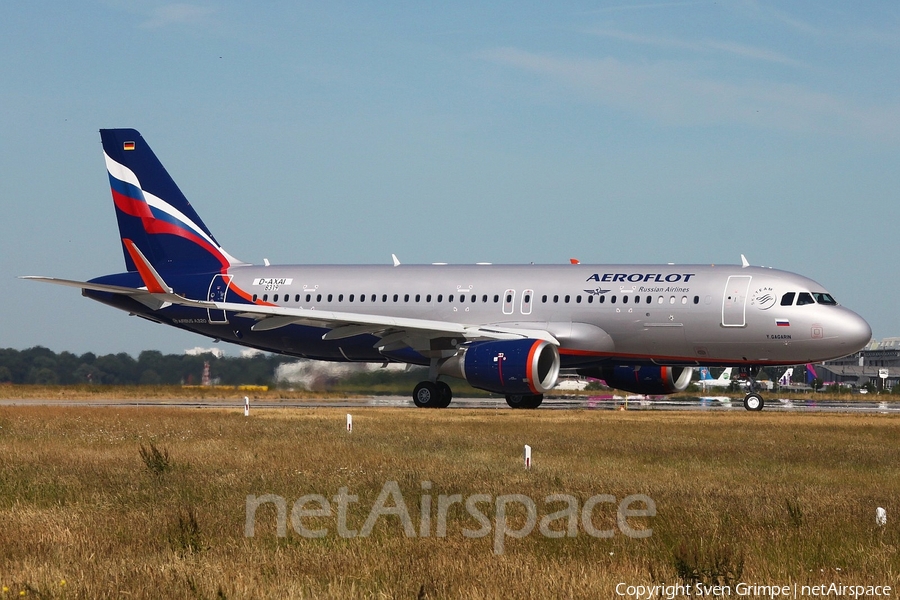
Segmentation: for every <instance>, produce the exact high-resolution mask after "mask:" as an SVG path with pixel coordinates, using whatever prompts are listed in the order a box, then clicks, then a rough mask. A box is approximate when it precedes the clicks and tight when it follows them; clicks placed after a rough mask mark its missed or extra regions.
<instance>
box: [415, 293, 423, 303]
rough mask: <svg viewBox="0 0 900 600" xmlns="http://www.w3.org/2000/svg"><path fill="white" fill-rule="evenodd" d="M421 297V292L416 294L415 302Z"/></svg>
mask: <svg viewBox="0 0 900 600" xmlns="http://www.w3.org/2000/svg"><path fill="white" fill-rule="evenodd" d="M421 298H422V295H421V294H416V302H418V301H419V300H420V299H421Z"/></svg>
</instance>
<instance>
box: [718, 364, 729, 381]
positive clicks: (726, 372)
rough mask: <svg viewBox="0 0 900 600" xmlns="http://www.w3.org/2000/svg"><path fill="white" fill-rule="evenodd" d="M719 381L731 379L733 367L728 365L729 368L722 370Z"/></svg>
mask: <svg viewBox="0 0 900 600" xmlns="http://www.w3.org/2000/svg"><path fill="white" fill-rule="evenodd" d="M719 381H722V382H729V381H731V367H728V368H727V369H725V370H724V371H722V374H721V375H719Z"/></svg>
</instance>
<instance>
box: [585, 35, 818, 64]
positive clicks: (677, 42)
mask: <svg viewBox="0 0 900 600" xmlns="http://www.w3.org/2000/svg"><path fill="white" fill-rule="evenodd" d="M589 33H592V34H594V35H598V36H602V37H606V38H611V39H616V40H621V41H623V42H631V43H635V44H643V45H647V46H655V47H657V48H666V49H678V50H691V51H694V52H710V51H718V52H725V53H728V54H733V55H735V56H740V57H742V58H749V59H752V60H761V61H766V62H772V63H777V64H782V65H787V66H792V67H803V66H805V65H804V64H803V63H802V62H800V61H798V60H794V59H792V58H790V57H787V56H784V55H783V54H779V53H777V52H773V51H771V50H767V49H765V48H757V47H755V46H747V45H745V44H737V43H733V42H719V41H715V40H699V41H696V42H688V41H684V40H681V39H678V38H671V37H664V36H652V35H638V34H633V33H628V32H624V31H616V30H612V29H592V30H589Z"/></svg>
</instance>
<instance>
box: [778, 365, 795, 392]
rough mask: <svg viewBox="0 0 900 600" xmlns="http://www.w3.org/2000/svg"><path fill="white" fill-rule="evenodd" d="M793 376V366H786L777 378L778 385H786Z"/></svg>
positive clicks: (789, 383)
mask: <svg viewBox="0 0 900 600" xmlns="http://www.w3.org/2000/svg"><path fill="white" fill-rule="evenodd" d="M793 376H794V368H793V367H790V368H788V369H787V370H786V371H785V372H784V374H783V375H782V376H781V377H780V378H779V379H778V386H779V387H787V386H789V385H791V378H792V377H793Z"/></svg>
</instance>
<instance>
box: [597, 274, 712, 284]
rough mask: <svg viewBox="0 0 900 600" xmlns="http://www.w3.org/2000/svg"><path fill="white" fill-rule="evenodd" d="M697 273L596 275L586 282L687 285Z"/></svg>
mask: <svg viewBox="0 0 900 600" xmlns="http://www.w3.org/2000/svg"><path fill="white" fill-rule="evenodd" d="M694 275H696V273H604V274H603V275H601V274H600V273H594V274H593V275H591V276H590V277H588V278H587V279H585V281H598V282H610V283H616V282H620V283H624V282H626V281H627V282H629V283H647V282H650V281H652V282H653V283H678V282H679V281H682V282H684V283H687V282H688V281H690V280H691V277H693V276H694Z"/></svg>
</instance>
